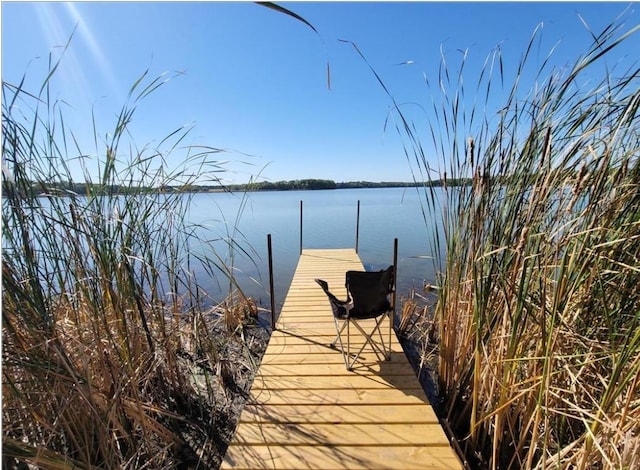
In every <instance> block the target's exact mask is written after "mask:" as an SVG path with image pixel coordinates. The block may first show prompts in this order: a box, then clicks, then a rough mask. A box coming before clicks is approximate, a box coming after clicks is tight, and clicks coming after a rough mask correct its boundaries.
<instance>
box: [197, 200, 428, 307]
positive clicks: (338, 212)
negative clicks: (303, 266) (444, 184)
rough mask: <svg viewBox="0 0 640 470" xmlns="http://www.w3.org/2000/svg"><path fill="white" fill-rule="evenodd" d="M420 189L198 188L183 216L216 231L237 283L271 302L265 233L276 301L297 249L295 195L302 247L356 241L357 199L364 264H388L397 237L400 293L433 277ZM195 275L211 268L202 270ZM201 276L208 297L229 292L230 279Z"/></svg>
mask: <svg viewBox="0 0 640 470" xmlns="http://www.w3.org/2000/svg"><path fill="white" fill-rule="evenodd" d="M418 191H419V190H418V189H416V188H371V189H339V190H322V191H273V192H251V193H246V194H242V193H234V194H229V193H198V194H194V195H191V196H192V202H191V204H190V206H189V214H188V215H187V220H188V221H189V222H190V223H192V224H198V225H201V226H202V227H203V228H202V232H201V235H202V236H204V237H207V238H210V237H211V236H212V235H211V234H212V233H213V234H214V237H217V238H220V239H221V240H220V241H219V242H216V243H215V247H216V252H217V253H218V255H219V256H220V257H221V258H223V259H225V260H227V261H228V260H230V257H231V256H233V266H234V271H235V273H236V278H237V280H238V282H239V284H240V286H241V287H242V289H243V291H244V292H245V293H246V294H247V295H248V296H251V297H253V298H254V299H256V301H257V302H258V303H259V304H262V305H264V306H268V305H269V273H268V252H267V234H271V237H272V248H273V265H274V278H275V297H276V308H277V309H279V308H280V307H281V305H282V302H283V301H284V297H285V295H286V293H287V290H288V287H289V284H290V282H291V279H292V278H293V274H294V271H295V267H296V264H297V262H298V257H299V254H300V202H301V201H302V204H303V224H302V227H303V233H302V240H303V247H304V248H355V242H356V221H357V205H358V201H360V228H359V243H358V254H359V255H360V258H361V259H362V261H363V264H364V266H365V268H366V269H367V270H378V269H383V268H386V267H387V266H389V265H390V264H392V263H393V240H394V238H398V293H399V294H400V295H404V294H407V293H408V292H409V291H410V289H411V288H413V287H421V286H422V285H423V282H424V281H427V282H434V280H435V274H434V263H433V260H432V259H431V256H433V254H434V252H433V248H432V234H433V231H434V230H435V229H436V224H435V222H434V221H431V220H428V219H427V218H426V217H425V216H423V211H422V206H421V204H420V198H421V196H420V195H419V192H418ZM422 197H424V196H422ZM427 217H428V216H427ZM234 227H236V229H237V230H234ZM230 238H233V239H234V240H235V241H236V242H237V243H238V245H239V247H238V248H236V249H234V250H229V248H228V245H227V243H225V242H224V241H223V240H222V239H227V240H228V239H230ZM240 248H241V249H240ZM243 250H244V251H246V252H247V253H249V254H250V256H247V255H245V254H243V253H242V251H243ZM196 275H197V276H205V275H206V276H209V275H208V274H204V273H203V272H196ZM221 279H222V277H221ZM199 282H200V283H201V284H202V285H204V286H205V288H208V289H210V290H209V292H208V293H209V295H211V296H212V297H214V298H215V297H217V296H219V295H221V293H224V292H228V284H224V283H223V284H222V285H221V286H218V284H217V282H219V281H217V280H212V281H211V282H208V281H206V280H204V279H202V278H201V277H200V278H199ZM225 289H226V290H225Z"/></svg>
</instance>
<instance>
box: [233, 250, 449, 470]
mask: <svg viewBox="0 0 640 470" xmlns="http://www.w3.org/2000/svg"><path fill="white" fill-rule="evenodd" d="M390 264H391V263H390ZM362 269H363V266H362V262H361V261H360V259H359V257H358V255H357V254H356V253H355V251H354V250H352V249H348V250H343V249H340V250H304V251H303V253H302V255H301V256H300V260H299V262H298V266H297V268H296V271H295V274H294V277H293V281H292V282H291V286H290V288H289V292H288V294H287V297H286V300H285V302H284V305H283V307H282V312H281V314H280V318H279V320H278V324H277V326H276V327H277V329H276V331H274V332H273V334H272V337H271V340H270V342H269V345H268V347H267V350H266V352H265V355H264V358H263V360H262V363H261V366H260V369H259V371H258V373H257V375H256V379H255V381H254V383H253V386H252V389H251V395H250V398H249V400H248V402H247V404H246V406H245V408H244V410H243V412H242V415H241V417H240V423H239V425H238V428H237V430H236V434H235V436H234V439H233V441H232V442H231V444H230V445H229V448H228V449H227V453H226V455H225V458H224V460H223V462H222V466H221V468H223V469H229V468H235V469H303V468H304V469H322V470H331V469H347V468H349V469H383V468H384V469H402V470H410V469H421V470H423V469H429V468H434V469H453V468H455V469H460V468H462V464H461V462H460V460H459V459H458V457H457V455H456V454H455V452H454V451H453V449H452V448H451V446H450V443H449V441H448V440H447V437H446V436H445V433H444V431H443V430H442V427H441V426H440V424H439V423H438V419H437V417H436V416H435V414H434V412H433V409H432V407H431V405H430V404H429V401H428V400H427V397H426V396H425V394H424V392H423V390H422V388H421V387H420V384H419V382H418V379H417V378H416V376H415V373H414V372H413V369H412V368H411V365H410V364H409V362H408V361H407V359H406V356H405V355H404V353H403V352H402V348H401V346H400V345H399V343H398V341H397V338H396V335H395V334H392V335H391V336H392V344H391V347H392V351H393V352H392V358H391V361H382V362H379V361H378V360H377V358H376V356H375V355H374V354H373V353H370V354H365V355H364V356H363V360H362V363H356V365H355V366H354V370H353V371H352V372H348V371H347V370H346V368H345V365H344V361H343V359H342V355H341V354H340V352H339V351H337V350H334V349H331V348H330V347H329V346H328V345H329V343H330V342H331V341H332V340H333V338H334V337H335V334H336V331H335V326H334V324H333V318H332V313H331V307H330V306H329V302H328V300H327V297H326V296H325V294H324V292H323V291H322V289H321V288H320V287H319V286H318V285H317V284H316V283H315V282H314V279H315V278H321V279H324V280H326V281H327V282H328V283H329V286H330V288H331V290H332V292H334V293H335V294H336V295H337V296H338V297H340V298H345V297H346V295H345V289H344V280H345V272H346V271H348V270H362ZM385 323H387V325H385V329H387V330H386V331H387V332H388V328H389V325H388V322H385ZM354 330H355V329H354V328H352V334H353V331H354ZM387 337H388V335H385V338H387Z"/></svg>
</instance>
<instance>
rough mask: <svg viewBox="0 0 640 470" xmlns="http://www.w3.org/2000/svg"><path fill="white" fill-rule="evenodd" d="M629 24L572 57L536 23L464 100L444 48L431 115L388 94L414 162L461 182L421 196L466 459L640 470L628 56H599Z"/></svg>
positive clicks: (442, 380)
mask: <svg viewBox="0 0 640 470" xmlns="http://www.w3.org/2000/svg"><path fill="white" fill-rule="evenodd" d="M639 28H640V27H637V26H636V27H634V28H632V29H630V30H627V31H625V30H624V26H623V23H622V21H620V20H616V22H614V23H612V24H611V25H609V26H608V27H606V28H605V29H604V30H603V31H602V32H600V33H598V34H593V35H592V36H593V43H592V44H591V45H590V46H589V47H587V48H586V49H585V54H584V55H583V56H581V57H579V58H578V59H577V60H576V61H575V63H574V64H573V65H572V66H569V67H568V68H566V69H558V68H551V67H550V65H549V63H550V59H551V58H552V57H553V52H552V53H550V54H549V55H548V56H546V57H545V56H544V54H540V52H541V51H536V44H537V41H538V39H539V36H540V34H541V31H540V30H536V31H535V32H534V34H533V36H532V38H531V42H530V43H529V44H528V45H527V46H526V49H525V52H524V54H523V56H522V59H521V61H520V63H519V64H518V66H517V68H516V70H515V74H514V75H512V76H511V75H509V73H508V67H507V64H506V63H504V62H503V57H502V55H501V53H500V51H499V50H497V51H495V52H494V53H493V54H492V55H490V56H489V58H488V59H487V61H486V63H485V66H484V68H483V69H482V70H481V71H480V73H479V75H478V77H479V79H478V81H477V85H476V89H475V90H474V91H473V92H472V93H473V94H472V95H471V96H473V97H472V98H470V95H469V91H468V89H465V85H466V84H467V83H469V80H464V78H466V73H467V71H466V70H465V62H466V58H465V59H463V60H462V62H461V65H460V67H459V69H458V70H451V68H450V66H448V65H447V63H446V61H445V55H444V54H443V60H442V66H441V68H440V70H439V73H438V76H437V84H436V87H435V88H434V89H433V90H432V92H433V96H435V97H436V98H434V100H433V106H432V110H433V112H432V116H431V117H432V119H431V120H430V121H429V122H428V123H427V125H426V127H424V126H420V125H419V124H416V123H415V122H414V121H413V120H411V119H410V118H409V116H408V114H407V112H406V111H405V108H404V107H403V106H399V105H397V103H395V101H394V111H395V114H394V117H395V123H396V129H397V131H398V132H399V134H400V135H401V136H402V137H403V139H404V142H405V144H404V151H405V155H406V156H407V158H408V159H409V161H410V163H411V164H412V165H413V167H414V172H415V174H416V175H418V176H417V177H423V176H425V175H427V176H428V178H430V179H438V178H440V179H442V180H444V181H445V183H446V181H448V180H453V179H458V178H471V179H472V184H470V185H467V186H463V187H451V186H447V185H446V184H445V185H444V189H443V190H442V193H438V192H437V190H435V189H432V188H430V187H426V188H425V189H424V193H423V195H424V205H425V209H426V210H427V211H428V213H429V215H430V217H433V218H437V219H439V220H441V222H442V226H443V228H444V229H443V235H442V237H440V236H439V235H438V234H436V237H435V238H434V240H433V246H434V247H441V248H442V250H440V249H437V248H436V249H435V250H434V251H435V254H436V255H437V256H438V258H439V259H438V268H439V269H441V275H440V277H439V284H440V290H439V300H438V304H437V307H436V313H435V315H436V321H437V322H438V328H439V335H438V336H439V355H440V357H439V370H438V376H439V379H438V380H439V388H440V393H441V394H442V396H443V399H444V407H445V410H446V411H445V413H446V416H445V418H446V420H447V421H448V423H449V424H450V426H451V428H452V429H453V430H454V432H455V433H456V435H457V437H458V439H459V441H460V443H461V447H462V448H463V449H464V451H465V454H466V458H467V459H468V461H469V462H470V463H471V464H472V465H475V466H476V467H477V468H490V469H505V468H510V469H512V468H526V469H533V468H576V469H587V468H616V469H631V468H638V467H640V425H639V423H640V380H639V378H638V377H640V288H639V286H640V113H639V111H640V69H639V68H638V63H637V62H636V63H634V64H633V65H632V66H631V67H630V68H628V69H625V70H620V67H619V66H613V67H612V66H611V65H612V64H606V61H607V58H608V57H609V56H610V55H611V52H612V51H614V50H616V48H617V47H618V46H619V45H620V44H621V43H623V42H624V41H627V40H628V38H629V36H631V35H632V34H636V33H637V32H638V29H639ZM536 52H537V54H536ZM536 56H537V57H543V59H542V60H541V62H539V65H537V66H534V67H533V68H532V64H531V62H533V61H535V60H538V59H537V57H536ZM465 57H466V56H465ZM531 70H533V72H532V71H531ZM508 77H512V78H511V79H509V78H508ZM377 78H378V79H379V80H380V77H377ZM380 81H381V80H380ZM526 82H528V83H533V85H531V86H530V88H524V85H522V84H523V83H526ZM381 83H382V81H381ZM383 86H384V85H383ZM427 86H428V87H429V88H431V84H430V83H429V82H428V81H427ZM527 86H529V85H527ZM495 92H504V96H506V101H505V102H503V103H499V106H498V107H497V108H496V109H498V111H497V112H495V113H493V112H491V111H490V110H491V109H492V104H491V102H490V99H491V98H490V97H492V96H495ZM390 96H391V94H390ZM392 99H393V98H392ZM470 102H472V103H473V105H472V106H471V108H469V103H470ZM425 134H426V135H427V137H426V140H423V139H424V137H423V136H424V135H425ZM423 142H424V143H423ZM434 156H437V158H436V160H437V162H434ZM434 167H437V168H436V169H434ZM440 253H444V255H443V256H439V254H440Z"/></svg>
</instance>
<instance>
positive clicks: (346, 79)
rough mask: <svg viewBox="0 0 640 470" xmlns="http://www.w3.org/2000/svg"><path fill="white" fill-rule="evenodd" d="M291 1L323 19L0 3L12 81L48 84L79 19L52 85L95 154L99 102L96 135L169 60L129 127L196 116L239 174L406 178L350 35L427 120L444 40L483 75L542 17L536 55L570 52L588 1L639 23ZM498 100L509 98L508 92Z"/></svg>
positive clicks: (487, 8) (155, 126)
mask: <svg viewBox="0 0 640 470" xmlns="http://www.w3.org/2000/svg"><path fill="white" fill-rule="evenodd" d="M281 5H283V6H285V7H286V8H288V9H290V10H292V11H294V12H296V13H297V14H299V15H301V16H302V17H304V18H305V19H306V20H308V21H309V22H310V23H312V24H313V25H314V27H315V28H316V30H317V31H318V34H316V33H314V32H313V31H312V30H311V29H310V28H308V27H307V26H306V25H304V24H303V23H301V22H299V21H296V20H295V19H293V18H291V17H289V16H286V15H283V14H280V13H277V12H275V11H273V10H270V9H268V8H265V7H262V6H259V5H256V4H255V3H248V2H228V3H226V2H171V3H168V2H166V3H165V2H136V3H129V2H101V3H97V2H96V3H94V2H77V3H62V2H53V3H46V2H33V3H30V2H2V80H3V81H6V82H10V83H14V84H17V83H18V82H19V81H20V80H21V78H22V76H23V75H25V74H26V77H27V79H26V82H25V83H26V88H27V89H30V90H32V91H34V92H37V90H38V86H39V84H40V83H41V82H42V80H43V79H44V77H45V76H46V70H47V61H48V55H49V53H50V52H53V54H54V56H55V57H58V56H59V55H60V52H61V48H60V47H57V46H61V45H63V44H64V43H65V42H66V41H67V38H68V37H69V35H70V34H71V32H72V30H73V28H74V26H75V25H77V31H76V33H75V36H74V37H73V39H72V41H71V44H70V46H69V48H68V49H67V51H66V52H65V53H64V57H63V58H62V62H61V65H60V67H59V69H58V71H57V72H56V75H55V76H54V79H53V81H52V95H53V96H54V97H55V98H56V99H61V100H64V102H65V105H64V107H62V109H63V111H64V116H65V117H64V119H65V124H66V125H67V126H68V127H70V128H72V129H73V131H74V134H75V135H76V136H77V138H78V140H79V143H80V146H81V149H82V150H83V152H84V153H87V154H95V153H96V150H95V145H94V143H93V138H92V131H91V119H92V117H91V116H92V113H93V114H94V115H95V122H96V127H97V130H98V134H99V136H105V135H106V134H107V132H109V131H110V130H111V129H112V128H113V125H114V123H115V115H116V114H117V112H118V111H119V110H120V108H121V107H122V105H123V104H124V103H125V102H126V99H127V93H128V91H129V89H130V87H131V86H132V84H133V83H134V82H135V80H136V79H137V78H138V77H139V76H140V75H141V74H142V73H143V72H144V71H145V70H147V69H148V70H149V77H151V78H153V77H155V76H157V75H160V74H162V73H166V75H164V77H165V78H171V80H169V81H168V83H166V84H165V85H163V86H162V87H161V88H160V89H158V90H157V91H156V92H154V93H153V94H152V95H150V96H149V97H147V98H146V99H145V100H144V101H143V102H142V103H141V104H140V106H139V108H138V109H137V111H136V114H135V115H134V120H133V122H132V124H131V129H130V130H131V135H132V139H133V140H134V141H135V143H136V145H138V146H139V147H143V146H144V145H147V144H149V145H151V146H153V145H156V144H159V142H160V141H161V140H162V138H163V137H164V136H166V135H167V134H169V133H170V132H172V131H173V130H175V129H177V128H179V127H181V126H186V127H187V128H191V131H190V133H189V134H188V137H187V139H186V140H185V143H188V144H194V145H208V146H212V147H217V148H222V149H225V150H227V152H225V153H224V154H221V155H220V158H221V159H225V160H230V162H229V163H228V164H227V168H228V170H229V171H228V172H227V173H225V174H224V175H223V177H224V179H225V181H227V182H238V183H240V182H246V181H248V180H249V178H251V177H252V176H256V175H259V179H267V180H272V181H277V180H289V179H299V178H326V179H333V180H336V181H354V180H369V181H410V180H411V179H412V172H411V168H410V166H409V163H408V162H407V160H406V158H405V157H404V156H403V153H402V146H401V143H400V140H399V138H398V136H397V135H396V134H395V133H394V131H392V130H391V129H390V128H386V129H385V120H386V118H387V116H388V114H389V110H390V107H391V100H390V99H389V97H388V96H387V95H386V94H385V92H384V90H383V89H382V87H381V86H380V85H379V84H378V83H377V81H376V79H375V77H374V76H373V75H372V73H371V71H370V70H369V68H368V66H367V64H366V63H365V62H364V61H363V60H362V59H361V58H360V57H359V56H358V54H357V52H356V51H355V49H354V48H353V47H352V46H351V45H350V44H348V43H345V42H342V41H340V40H341V39H342V40H348V41H352V42H353V43H355V44H357V46H358V48H359V49H360V50H361V51H362V52H363V54H364V55H365V56H366V58H367V60H368V62H369V63H370V64H371V65H372V66H373V67H374V68H375V70H376V71H377V73H378V74H379V75H380V76H381V77H382V78H383V80H384V81H385V83H386V84H387V86H388V88H389V90H390V92H391V93H392V94H393V96H394V98H395V99H396V101H397V102H399V103H416V104H418V105H419V106H414V110H416V111H418V112H417V113H416V114H415V117H416V123H417V125H419V126H420V125H422V124H423V123H424V121H426V120H428V119H429V115H428V112H427V111H421V110H426V109H428V107H429V106H428V105H429V103H431V102H432V101H434V100H435V101H437V100H438V99H440V97H439V96H438V94H439V93H441V92H440V91H439V90H438V88H437V86H433V85H434V79H437V72H438V67H439V64H440V60H441V55H442V56H444V58H445V59H446V60H447V63H448V64H449V67H451V69H452V70H455V69H456V64H457V63H459V62H460V58H461V56H462V54H461V52H460V51H461V50H467V59H466V64H465V71H467V72H468V73H469V78H468V79H467V82H466V83H473V77H476V78H477V74H478V73H479V71H480V69H481V68H482V64H483V62H484V61H485V59H486V57H487V56H488V55H489V54H490V53H491V52H492V51H493V50H495V48H496V47H497V46H498V45H500V48H501V50H502V55H503V61H504V65H505V70H507V71H508V70H515V67H516V66H517V63H518V61H519V59H520V57H521V56H522V54H523V52H524V49H525V48H526V46H527V44H528V42H529V38H530V37H531V35H532V33H533V31H534V29H535V28H536V26H538V25H539V24H541V23H542V24H543V30H542V35H541V40H540V43H539V51H540V52H536V54H537V55H538V56H537V57H534V62H535V61H541V60H543V59H544V56H546V53H547V52H548V51H549V50H550V49H551V48H552V47H554V45H555V46H556V49H555V51H554V53H553V62H554V65H556V66H558V67H562V66H566V65H568V64H572V63H573V62H574V61H575V59H576V58H577V57H578V55H579V54H581V53H583V52H584V50H585V49H586V48H587V47H588V45H589V44H590V42H591V37H590V34H589V32H588V31H587V29H586V28H585V26H584V25H583V24H582V22H581V20H580V19H579V17H578V14H580V15H581V16H582V18H583V19H584V20H585V21H586V22H587V23H588V24H589V26H590V27H591V28H592V29H593V30H594V31H599V30H600V29H601V28H602V27H604V26H606V25H607V24H608V23H610V22H612V21H613V20H614V19H615V18H616V17H617V16H618V15H620V14H621V13H623V12H624V11H625V10H627V12H626V15H625V24H626V25H627V27H626V28H625V29H631V28H632V27H633V26H635V25H637V24H638V23H640V13H638V11H637V7H638V4H637V3H636V4H630V3H627V2H588V3H578V2H564V3H556V2H537V3H535V2H497V3H485V2H478V3H461V2H437V3H436V2H394V3H391V2H389V3H386V2H353V3H343V2H308V3H307V2H302V3H290V2H283V3H281ZM639 36H640V34H635V35H634V36H633V37H632V38H631V39H630V40H628V41H626V43H625V45H624V47H622V48H621V49H620V50H619V51H616V53H615V54H614V55H612V59H608V60H614V61H616V62H620V63H622V65H621V66H622V68H623V69H624V68H625V64H626V67H628V66H630V64H631V63H633V62H635V61H637V60H638V55H639V54H638V52H637V51H640V38H639ZM327 63H329V66H330V69H331V88H330V89H329V88H328V84H327V73H326V67H327ZM609 65H616V66H619V65H620V64H609ZM507 73H509V72H507ZM425 76H426V77H427V80H429V83H430V86H427V84H426V83H425ZM465 77H466V76H465ZM436 82H437V80H436ZM436 84H437V83H436ZM469 89H470V90H473V85H469ZM494 101H495V103H496V107H498V106H499V101H500V97H499V96H496V97H495V99H494ZM407 106H408V107H410V106H411V105H407ZM489 112H491V110H489ZM420 121H423V123H421V122H420ZM85 149H86V150H85ZM171 158H179V157H177V156H173V157H171Z"/></svg>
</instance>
